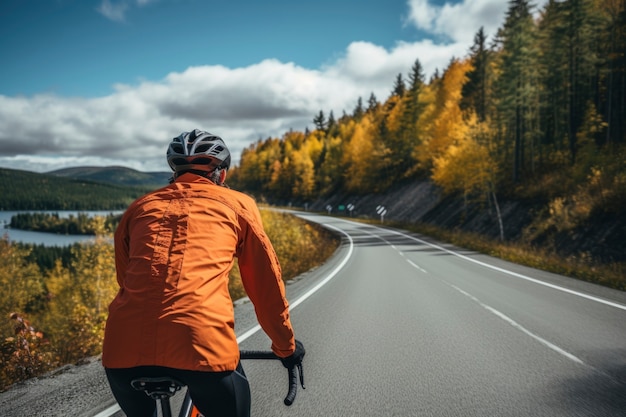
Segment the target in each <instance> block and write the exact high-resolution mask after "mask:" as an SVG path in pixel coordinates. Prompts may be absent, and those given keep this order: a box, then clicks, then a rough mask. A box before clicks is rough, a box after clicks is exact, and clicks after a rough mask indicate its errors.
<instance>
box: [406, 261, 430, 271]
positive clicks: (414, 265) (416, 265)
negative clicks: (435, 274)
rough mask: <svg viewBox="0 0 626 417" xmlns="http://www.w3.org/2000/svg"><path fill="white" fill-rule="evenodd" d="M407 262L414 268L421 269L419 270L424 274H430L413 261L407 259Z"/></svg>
mask: <svg viewBox="0 0 626 417" xmlns="http://www.w3.org/2000/svg"><path fill="white" fill-rule="evenodd" d="M406 261H407V262H408V263H410V264H411V265H412V266H413V267H414V268H417V269H419V270H420V271H422V272H423V273H425V274H427V273H428V272H427V271H426V270H425V269H424V268H422V267H420V266H419V265H418V264H416V263H415V262H413V261H412V260H410V259H407V260H406Z"/></svg>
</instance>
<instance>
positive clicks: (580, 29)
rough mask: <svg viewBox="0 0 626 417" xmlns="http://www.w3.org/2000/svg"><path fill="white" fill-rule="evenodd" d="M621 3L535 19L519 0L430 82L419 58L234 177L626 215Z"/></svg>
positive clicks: (280, 191) (307, 192) (266, 149)
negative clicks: (416, 190)
mask: <svg viewBox="0 0 626 417" xmlns="http://www.w3.org/2000/svg"><path fill="white" fill-rule="evenodd" d="M625 3H626V2H625V1H624V0H565V1H555V0H551V1H549V2H548V3H547V4H546V5H545V7H543V8H542V9H541V10H540V11H539V13H538V17H537V18H535V17H534V14H533V11H534V9H533V7H534V6H532V5H531V3H530V2H529V1H527V0H511V1H509V7H508V11H507V13H506V16H505V21H504V23H503V24H502V26H501V27H500V28H499V29H498V31H497V33H495V34H493V36H492V38H491V39H492V40H491V41H488V35H489V34H487V33H485V31H484V29H483V28H481V29H479V30H478V31H477V33H476V35H475V37H474V40H473V44H472V46H471V48H470V49H469V51H468V55H467V56H465V57H462V58H458V57H457V58H453V59H452V60H451V61H450V62H449V64H448V66H447V67H446V68H445V69H444V70H443V71H442V72H441V73H440V72H439V71H438V70H437V71H436V72H435V73H434V74H433V75H432V77H431V78H430V79H429V80H426V77H425V74H424V71H423V68H422V65H421V63H420V60H419V57H418V59H416V60H415V62H414V65H413V66H412V68H411V69H410V71H409V72H408V75H407V76H406V77H405V76H403V74H398V75H397V77H396V79H395V80H394V83H393V86H392V88H391V92H390V95H389V97H388V98H387V99H386V100H385V101H383V102H381V101H379V100H378V98H377V97H376V96H375V95H374V94H373V93H372V94H371V95H370V97H369V99H368V100H367V101H366V102H364V101H363V99H362V98H358V100H357V102H356V106H355V107H354V109H353V110H352V112H351V113H349V114H348V113H346V112H345V111H344V112H343V115H342V116H341V117H339V118H336V117H335V115H334V114H333V111H330V112H329V113H324V111H323V110H320V112H319V113H318V114H316V115H315V117H314V119H313V123H314V129H313V130H309V129H306V130H304V131H294V130H291V131H289V132H286V133H285V134H284V135H283V136H282V137H281V138H271V137H270V138H267V139H264V140H259V141H258V142H256V143H254V144H252V145H250V146H249V147H248V148H246V149H245V150H244V151H243V152H242V156H241V162H240V164H239V166H238V167H236V168H235V169H233V172H232V173H231V174H230V176H229V181H230V183H231V185H233V187H234V188H240V189H244V190H247V191H249V192H252V193H254V194H255V195H256V196H257V197H261V196H262V197H264V198H266V199H267V200H268V201H273V202H281V203H287V202H293V203H298V202H300V203H304V202H307V201H313V200H315V199H317V198H319V197H321V196H324V195H329V194H332V193H335V192H338V191H342V192H347V193H355V194H366V193H372V192H383V191H385V190H387V189H389V187H391V186H393V185H394V184H396V183H398V182H399V181H410V180H418V179H430V180H432V181H434V182H435V183H436V184H437V185H439V186H440V187H441V188H442V189H443V190H444V191H446V192H450V193H460V194H461V195H462V196H464V197H465V198H466V199H481V200H484V201H485V202H488V203H489V204H490V205H492V206H493V207H496V209H497V195H498V194H505V195H507V196H508V197H514V198H531V199H535V200H540V201H545V202H546V203H547V204H549V205H550V207H551V210H552V209H554V211H555V212H558V211H559V210H561V212H567V213H579V214H580V213H582V214H581V215H582V216H585V215H588V214H589V213H590V212H592V211H594V210H609V211H613V212H619V210H620V207H623V205H624V203H626V168H625V164H624V160H625V152H624V151H625V143H626V127H625V126H626V124H625V123H624V120H626V60H625V57H626V12H625Z"/></svg>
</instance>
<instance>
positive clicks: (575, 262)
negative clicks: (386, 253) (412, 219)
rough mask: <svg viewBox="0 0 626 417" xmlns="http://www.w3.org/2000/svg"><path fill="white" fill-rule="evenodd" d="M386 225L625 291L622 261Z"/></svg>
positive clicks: (431, 229) (433, 228) (453, 232)
mask: <svg viewBox="0 0 626 417" xmlns="http://www.w3.org/2000/svg"><path fill="white" fill-rule="evenodd" d="M387 225H389V226H392V227H397V228H401V229H405V230H409V231H413V232H416V233H420V234H423V235H426V236H430V237H433V238H435V239H438V240H440V241H443V242H448V243H451V244H453V245H455V246H459V247H462V248H466V249H470V250H475V251H477V252H481V253H484V254H487V255H490V256H494V257H496V258H500V259H504V260H507V261H510V262H513V263H516V264H519V265H526V266H529V267H532V268H537V269H541V270H543V271H548V272H553V273H555V274H560V275H565V276H568V277H573V278H578V279H581V280H584V281H588V282H593V283H595V284H600V285H604V286H606V287H609V288H614V289H617V290H622V291H626V263H625V262H612V263H598V262H593V260H592V259H590V257H588V256H584V255H583V256H570V257H564V256H561V255H559V254H558V253H556V252H555V251H554V250H552V249H548V248H543V247H534V246H532V245H528V244H527V243H525V242H502V241H500V240H499V239H488V238H485V236H483V235H479V234H476V233H468V232H464V231H461V230H448V229H443V228H440V227H437V226H433V225H428V224H424V223H420V224H415V223H410V224H409V223H402V222H388V223H387Z"/></svg>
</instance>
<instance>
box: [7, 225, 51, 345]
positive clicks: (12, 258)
mask: <svg viewBox="0 0 626 417" xmlns="http://www.w3.org/2000/svg"><path fill="white" fill-rule="evenodd" d="M0 253H2V256H0V288H2V297H0V330H1V331H2V334H1V336H4V337H8V336H10V335H12V331H13V326H12V325H10V324H9V316H10V314H11V313H14V312H17V313H20V314H22V313H24V312H25V311H26V308H27V306H28V304H29V303H31V302H32V301H34V300H35V299H36V298H37V297H40V296H41V295H42V293H43V285H42V276H41V272H40V271H39V268H38V267H37V265H36V264H34V263H29V262H27V261H26V257H27V256H28V254H29V250H27V249H22V248H20V247H18V246H16V245H14V244H12V243H11V242H9V239H8V237H7V236H3V237H2V238H0Z"/></svg>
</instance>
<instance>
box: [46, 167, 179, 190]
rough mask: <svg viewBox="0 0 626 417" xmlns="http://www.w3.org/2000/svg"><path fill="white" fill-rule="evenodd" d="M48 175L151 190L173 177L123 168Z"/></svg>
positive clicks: (68, 170)
mask: <svg viewBox="0 0 626 417" xmlns="http://www.w3.org/2000/svg"><path fill="white" fill-rule="evenodd" d="M47 174H49V175H55V176H57V177H65V178H72V179H75V180H84V181H93V182H99V183H105V184H114V185H130V186H142V187H150V188H158V187H162V186H164V185H166V184H167V182H168V179H169V178H170V176H171V175H172V174H171V173H170V172H141V171H137V170H134V169H131V168H126V167H121V166H110V167H71V168H62V169H57V170H55V171H50V172H47Z"/></svg>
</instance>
